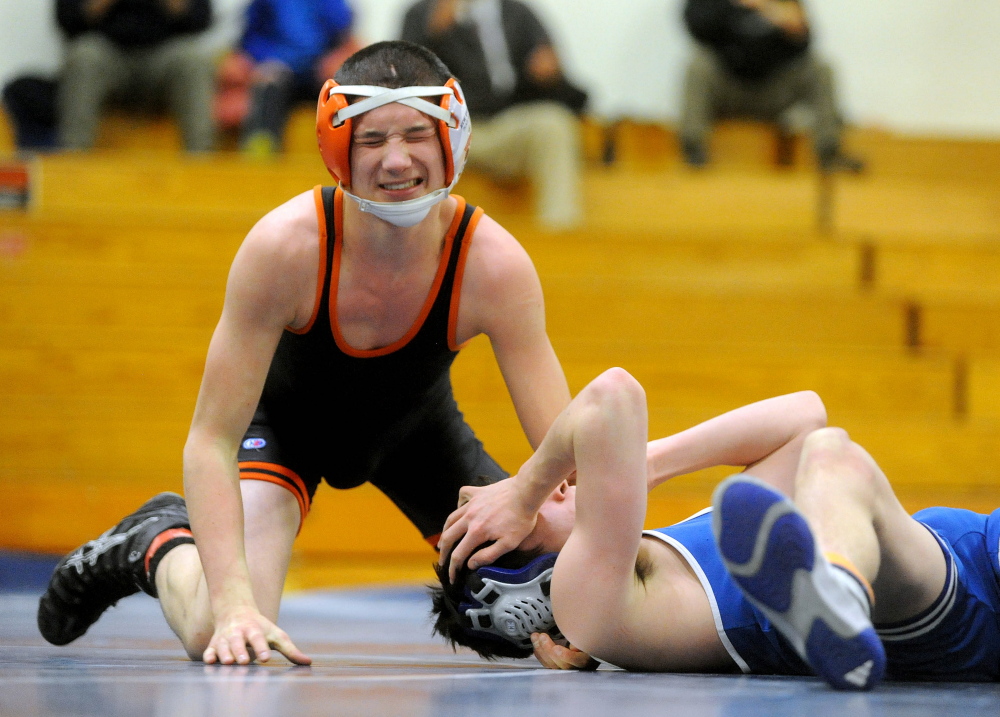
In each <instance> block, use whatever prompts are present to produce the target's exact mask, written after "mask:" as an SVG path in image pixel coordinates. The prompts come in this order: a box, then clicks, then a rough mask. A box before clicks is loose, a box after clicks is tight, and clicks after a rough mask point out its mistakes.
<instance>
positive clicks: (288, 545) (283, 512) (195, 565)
mask: <svg viewBox="0 0 1000 717" xmlns="http://www.w3.org/2000/svg"><path fill="white" fill-rule="evenodd" d="M240 487H241V489H242V492H243V512H244V524H245V547H246V556H247V565H248V567H249V569H250V580H251V584H252V586H253V594H254V599H255V600H256V602H257V607H258V608H259V609H260V612H261V614H263V615H264V617H266V618H268V619H269V620H271V621H272V622H273V621H276V620H277V617H278V608H279V606H280V604H281V592H282V589H283V587H284V584H285V575H286V574H287V572H288V564H289V560H290V558H291V553H292V543H293V542H294V540H295V536H296V533H297V532H298V529H299V523H300V521H301V517H302V515H301V510H300V505H299V501H298V500H297V499H296V497H295V495H294V494H293V493H292V492H291V491H289V490H287V489H285V488H284V487H282V486H280V485H276V484H274V483H268V482H264V481H260V480H244V481H241V486H240ZM155 580H156V588H157V591H158V593H159V598H160V605H161V607H162V609H163V615H164V617H165V618H166V620H167V623H168V624H169V625H170V627H171V629H172V630H173V631H174V632H175V633H176V634H177V636H178V637H179V638H180V640H181V642H182V643H183V645H184V649H185V650H186V651H187V654H188V656H189V657H190V658H191V659H192V660H200V659H201V657H202V654H203V653H204V651H205V648H206V647H207V646H208V642H209V640H210V639H211V637H212V633H213V630H214V621H213V619H212V611H211V607H210V605H209V600H208V587H207V585H206V583H205V575H204V572H203V571H202V567H201V560H200V558H199V557H198V550H197V548H196V547H195V546H194V545H190V544H188V545H180V546H178V547H176V548H174V549H173V550H171V551H170V552H169V553H167V555H166V556H165V557H164V558H163V560H162V561H161V562H160V565H159V567H158V569H157V571H156V575H155Z"/></svg>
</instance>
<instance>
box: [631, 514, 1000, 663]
mask: <svg viewBox="0 0 1000 717" xmlns="http://www.w3.org/2000/svg"><path fill="white" fill-rule="evenodd" d="M913 517H914V518H915V519H916V520H918V521H920V522H921V523H923V524H924V525H926V526H927V527H928V529H929V530H931V532H932V533H934V534H935V536H937V537H938V539H939V541H940V543H941V546H942V550H943V551H944V552H945V556H946V560H947V562H948V577H947V578H946V580H945V587H944V590H943V591H942V593H941V595H940V596H939V597H938V599H937V600H936V601H935V602H934V604H932V605H931V606H930V607H929V608H928V609H927V610H925V611H924V612H923V613H921V614H920V615H917V616H916V617H913V618H911V619H910V620H907V621H906V622H905V623H899V624H892V625H876V629H877V632H878V635H879V637H880V638H881V639H882V642H883V644H884V646H885V650H886V656H887V658H888V669H887V677H888V678H890V679H920V680H960V681H995V680H1000V562H998V560H1000V558H998V552H1000V509H998V510H996V511H994V512H993V513H992V514H990V515H982V514H979V513H973V512H971V511H967V510H960V509H957V508H929V509H927V510H922V511H920V512H918V513H916V514H915V515H914V516H913ZM643 535H645V536H649V537H652V538H656V539H658V540H661V541H663V542H664V543H666V544H668V545H670V546H672V547H673V548H674V549H676V550H677V551H678V552H679V553H680V554H681V555H682V556H683V557H684V559H685V560H686V561H687V562H688V564H689V565H690V566H691V568H692V570H694V572H695V574H696V575H697V576H698V579H699V580H700V581H701V584H702V586H703V587H704V588H705V592H706V593H707V594H708V599H709V602H710V603H711V606H712V613H713V614H714V616H715V625H716V630H717V631H718V633H719V637H720V639H721V640H722V643H723V645H724V646H725V647H726V650H727V651H728V652H729V654H730V656H731V657H732V658H733V660H734V661H735V662H736V664H737V665H738V666H739V667H740V669H741V670H742V671H743V672H752V673H756V674H783V675H800V674H801V675H810V674H812V670H810V669H809V667H808V665H806V664H805V662H803V661H802V659H801V658H799V656H798V654H797V653H796V652H795V650H794V649H793V648H792V646H791V645H790V644H788V642H787V641H786V640H785V639H784V638H783V637H782V636H781V635H780V634H779V633H778V631H777V630H776V629H775V628H774V627H773V626H772V625H771V623H770V622H769V621H768V620H767V618H766V617H765V616H764V615H763V613H761V612H760V611H759V610H757V609H756V608H754V607H753V606H752V605H751V604H750V603H749V602H747V600H746V599H745V598H744V597H743V593H742V592H740V589H739V587H737V585H736V583H735V582H734V581H733V580H732V578H731V577H730V576H729V574H728V573H727V572H726V569H725V567H724V566H723V564H722V558H721V556H720V555H719V551H718V548H717V547H716V545H715V540H714V538H713V536H712V513H711V509H710V508H709V509H705V510H704V511H702V512H700V513H698V514H696V515H694V516H692V517H691V518H688V519H687V520H685V521H682V522H680V523H677V524H676V525H671V526H668V527H666V528H659V529H656V530H646V531H644V532H643Z"/></svg>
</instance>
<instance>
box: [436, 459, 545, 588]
mask: <svg viewBox="0 0 1000 717" xmlns="http://www.w3.org/2000/svg"><path fill="white" fill-rule="evenodd" d="M525 502H526V501H525V500H524V498H523V497H522V496H521V494H520V492H519V489H518V483H517V481H515V480H514V479H513V478H508V479H507V480H502V481H500V482H498V483H493V484H492V485H487V486H482V487H476V486H463V487H462V489H461V490H460V491H459V492H458V505H459V507H458V508H457V509H456V510H455V511H454V512H453V513H452V514H451V515H449V516H448V520H446V521H445V524H444V530H443V531H441V538H440V540H439V541H438V548H439V549H440V550H441V558H440V563H441V564H442V565H443V564H444V561H445V559H446V558H447V557H448V554H449V552H450V553H451V564H450V565H449V566H448V576H449V578H450V579H451V580H452V581H454V580H455V574H456V573H457V572H458V569H459V568H460V567H461V566H462V565H464V564H466V561H468V565H469V568H470V569H471V570H475V569H476V568H479V567H482V566H483V565H489V564H490V563H492V562H493V561H494V560H496V559H497V558H499V557H500V556H501V555H503V554H504V553H509V552H510V551H511V550H513V549H514V548H516V547H517V546H518V545H520V544H521V541H522V540H524V539H525V538H526V537H528V534H529V533H531V530H532V529H533V528H534V527H535V520H536V518H537V517H538V516H537V514H536V513H535V512H534V511H532V510H530V509H528V508H526V507H525ZM490 541H495V542H493V544H492V545H490V546H489V547H486V548H483V549H482V550H480V551H479V552H477V553H476V554H475V555H473V554H472V553H473V551H474V550H475V549H476V548H478V547H479V546H480V545H482V544H483V543H488V542H490ZM470 556H471V557H470Z"/></svg>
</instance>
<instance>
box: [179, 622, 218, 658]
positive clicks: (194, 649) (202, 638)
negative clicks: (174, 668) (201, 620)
mask: <svg viewBox="0 0 1000 717" xmlns="http://www.w3.org/2000/svg"><path fill="white" fill-rule="evenodd" d="M213 633H214V630H213V628H212V626H211V625H204V626H200V627H199V628H198V629H196V630H194V631H193V632H192V633H191V634H189V635H187V636H182V637H181V644H183V645H184V652H186V653H187V656H188V659H190V660H191V661H193V662H201V661H202V659H203V658H204V655H205V650H206V649H207V648H208V643H209V642H210V641H211V640H212V634H213Z"/></svg>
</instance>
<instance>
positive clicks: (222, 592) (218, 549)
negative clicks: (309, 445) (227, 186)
mask: <svg viewBox="0 0 1000 717" xmlns="http://www.w3.org/2000/svg"><path fill="white" fill-rule="evenodd" d="M317 226H318V225H317V219H316V210H315V208H314V203H313V198H312V194H311V193H307V194H304V195H300V196H299V197H296V198H294V199H292V200H291V201H290V202H288V203H286V204H285V205H282V206H281V207H278V208H277V209H275V210H274V211H273V212H271V213H269V214H268V215H267V216H266V217H264V218H263V219H262V220H261V221H260V222H259V223H258V224H257V225H256V226H255V227H254V228H253V229H252V230H251V231H250V233H249V234H248V235H247V238H246V239H245V240H244V242H243V245H242V246H241V247H240V250H239V252H238V253H237V255H236V258H235V259H234V261H233V265H232V268H231V270H230V274H229V280H228V283H227V286H226V298H225V304H224V306H223V310H222V316H221V318H220V320H219V323H218V325H217V327H216V329H215V333H214V334H213V336H212V340H211V343H210V345H209V350H208V357H207V360H206V365H205V373H204V376H203V379H202V384H201V389H200V392H199V394H198V402H197V405H196V407H195V413H194V418H193V420H192V424H191V429H190V432H189V434H188V439H187V443H186V444H185V447H184V490H185V495H186V499H187V505H188V510H189V513H190V518H191V527H192V532H193V533H194V535H195V538H196V541H197V545H198V548H199V554H200V557H201V563H202V566H203V568H204V572H205V577H206V580H207V584H208V588H209V597H210V601H211V605H212V612H213V615H214V617H215V624H216V636H217V637H218V635H219V633H220V628H221V626H223V625H227V626H228V627H227V628H226V629H227V630H228V631H229V633H231V634H229V635H227V638H226V640H225V642H226V644H225V645H223V644H220V641H219V640H218V639H217V637H213V639H212V643H210V645H209V648H208V650H206V653H205V661H206V662H213V661H215V660H216V659H218V660H220V661H224V662H225V661H230V658H231V659H232V660H234V661H239V660H238V659H237V658H238V655H237V654H233V653H234V652H236V653H238V652H240V648H242V651H243V652H245V651H246V646H247V645H250V646H251V647H252V648H253V649H254V652H255V653H256V654H257V656H258V658H259V659H266V657H264V656H266V655H267V654H268V652H267V647H268V645H267V644H266V642H264V643H260V642H259V638H258V641H257V643H255V644H251V643H250V642H248V640H249V638H248V637H247V634H248V633H247V632H246V631H247V630H251V631H253V630H252V629H251V628H248V624H250V623H255V624H256V623H257V622H258V620H257V618H258V617H259V618H260V619H261V620H263V617H262V616H260V615H259V611H258V610H257V606H256V603H255V601H254V597H253V592H252V589H251V586H250V576H249V571H248V569H247V564H246V557H245V553H244V544H243V506H242V502H241V494H240V487H239V474H238V469H237V463H236V454H237V450H238V447H239V442H240V440H241V438H242V436H243V433H244V432H245V431H246V428H247V426H248V425H249V423H250V420H251V418H252V416H253V412H254V409H255V407H256V405H257V401H258V399H259V397H260V394H261V390H262V388H263V385H264V380H265V378H266V376H267V371H268V367H269V366H270V362H271V359H272V357H273V355H274V349H275V347H276V345H277V343H278V340H279V338H280V337H281V334H282V331H283V330H284V327H285V326H286V325H295V324H296V323H304V322H305V321H307V320H308V313H307V312H308V311H309V307H310V306H311V304H310V301H309V296H310V295H312V294H314V293H315V287H316V267H317V262H318V234H317V232H318V229H317ZM310 292H311V294H310ZM304 312H305V313H306V316H305V317H303V316H302V314H303V313H304ZM268 629H270V628H268ZM265 632H266V631H265ZM285 639H287V637H286V638H285ZM277 646H278V648H279V649H280V650H281V651H282V652H283V653H284V654H285V655H286V656H287V657H289V658H290V659H293V660H295V661H303V660H304V659H308V658H305V656H304V655H302V654H301V653H299V652H298V650H297V649H296V648H295V647H294V645H291V643H287V644H284V645H282V644H280V643H279V644H278V645H277ZM286 650H287V652H286Z"/></svg>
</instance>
